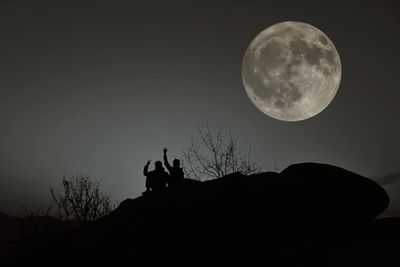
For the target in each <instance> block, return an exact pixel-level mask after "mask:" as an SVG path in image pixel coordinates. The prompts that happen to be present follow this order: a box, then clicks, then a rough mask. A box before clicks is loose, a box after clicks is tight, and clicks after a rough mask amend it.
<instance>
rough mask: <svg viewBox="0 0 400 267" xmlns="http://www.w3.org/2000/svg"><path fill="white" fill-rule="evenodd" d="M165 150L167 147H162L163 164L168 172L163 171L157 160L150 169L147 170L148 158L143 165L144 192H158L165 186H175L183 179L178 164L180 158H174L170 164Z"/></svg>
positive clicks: (160, 163)
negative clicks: (152, 168) (144, 177)
mask: <svg viewBox="0 0 400 267" xmlns="http://www.w3.org/2000/svg"><path fill="white" fill-rule="evenodd" d="M167 152H168V148H167V147H164V148H163V154H164V155H163V159H164V165H165V166H166V167H167V170H168V172H169V173H167V172H166V171H165V169H164V167H163V164H162V162H161V161H159V160H158V161H156V162H155V163H154V166H155V168H154V170H152V171H149V165H150V162H151V161H150V160H148V161H147V163H146V165H145V166H144V170H143V175H144V176H146V191H145V192H144V193H148V192H158V191H161V190H164V189H166V188H167V187H173V186H176V185H177V184H179V183H180V182H182V181H183V179H184V173H183V169H182V168H181V166H180V164H181V163H180V160H179V159H174V160H173V162H172V166H171V165H170V164H169V162H168V157H167Z"/></svg>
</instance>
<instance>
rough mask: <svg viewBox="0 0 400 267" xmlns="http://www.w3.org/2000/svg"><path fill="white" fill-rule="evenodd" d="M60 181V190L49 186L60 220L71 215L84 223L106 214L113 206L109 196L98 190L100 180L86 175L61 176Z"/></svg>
mask: <svg viewBox="0 0 400 267" xmlns="http://www.w3.org/2000/svg"><path fill="white" fill-rule="evenodd" d="M61 182H62V186H63V190H62V192H56V191H55V190H54V189H53V188H51V187H50V192H51V196H52V198H53V201H54V202H55V204H56V209H57V210H56V212H57V218H58V219H59V220H60V221H64V222H66V221H67V220H68V219H69V218H70V217H71V216H73V217H74V218H75V219H77V220H78V222H79V224H80V225H84V224H87V223H88V222H93V221H96V220H97V219H99V218H101V217H103V216H105V215H107V214H108V213H110V212H111V210H112V209H113V207H114V206H113V204H112V203H111V197H110V196H109V195H106V194H104V193H103V192H102V191H101V190H100V182H99V181H95V180H93V179H92V178H91V177H90V176H88V175H75V176H69V177H67V176H63V178H62V180H61Z"/></svg>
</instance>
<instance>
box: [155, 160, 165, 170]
mask: <svg viewBox="0 0 400 267" xmlns="http://www.w3.org/2000/svg"><path fill="white" fill-rule="evenodd" d="M154 165H155V166H156V170H159V169H163V166H162V162H161V161H159V160H157V161H156V162H155V163H154Z"/></svg>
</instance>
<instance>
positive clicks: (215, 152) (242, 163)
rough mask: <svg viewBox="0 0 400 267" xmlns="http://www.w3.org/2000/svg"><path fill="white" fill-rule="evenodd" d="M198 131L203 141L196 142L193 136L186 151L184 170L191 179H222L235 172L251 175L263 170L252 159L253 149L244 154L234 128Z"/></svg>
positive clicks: (184, 154)
mask: <svg viewBox="0 0 400 267" xmlns="http://www.w3.org/2000/svg"><path fill="white" fill-rule="evenodd" d="M198 131H199V133H200V140H199V141H198V142H195V141H194V140H193V137H192V138H191V144H190V146H189V147H188V148H186V149H184V151H183V156H184V162H183V169H184V171H185V175H186V176H187V177H188V178H191V179H196V180H201V179H202V178H204V177H208V178H221V177H223V176H225V175H227V174H230V173H234V172H241V173H242V174H245V175H247V174H253V173H259V172H261V171H262V167H260V166H258V165H257V164H256V163H255V162H253V161H252V160H251V159H250V155H251V149H250V148H249V149H248V153H247V155H245V154H243V152H242V151H241V149H240V148H239V147H238V145H237V139H235V138H233V136H232V134H231V131H230V130H229V131H228V133H227V134H225V133H224V132H223V131H222V129H221V128H219V129H218V130H217V131H216V132H213V131H211V130H210V128H209V127H208V126H207V127H206V129H205V130H202V129H201V128H198Z"/></svg>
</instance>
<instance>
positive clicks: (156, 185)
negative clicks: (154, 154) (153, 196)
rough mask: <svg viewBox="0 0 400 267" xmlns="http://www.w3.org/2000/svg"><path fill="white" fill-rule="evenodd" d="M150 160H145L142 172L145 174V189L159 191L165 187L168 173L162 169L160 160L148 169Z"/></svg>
mask: <svg viewBox="0 0 400 267" xmlns="http://www.w3.org/2000/svg"><path fill="white" fill-rule="evenodd" d="M149 165H150V160H148V161H147V163H146V165H145V166H144V169H143V174H144V176H146V191H145V193H148V192H150V191H153V192H159V191H161V190H163V189H165V188H166V187H167V182H168V176H169V175H168V173H167V172H166V171H165V170H164V167H163V166H162V162H161V161H156V162H155V163H154V165H155V169H154V170H153V171H149Z"/></svg>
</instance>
